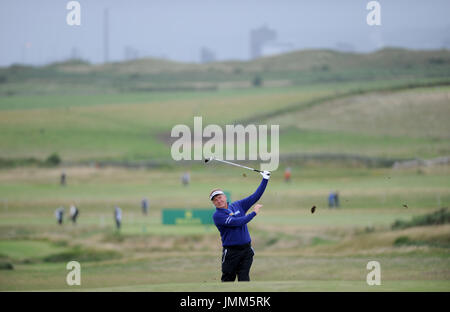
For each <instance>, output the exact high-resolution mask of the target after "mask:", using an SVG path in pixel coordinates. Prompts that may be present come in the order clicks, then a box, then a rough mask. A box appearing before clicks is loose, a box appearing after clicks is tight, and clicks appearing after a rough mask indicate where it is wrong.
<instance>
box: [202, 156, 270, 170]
mask: <svg viewBox="0 0 450 312" xmlns="http://www.w3.org/2000/svg"><path fill="white" fill-rule="evenodd" d="M212 160H215V161H219V162H222V163H226V164H229V165H233V166H236V167H241V168H244V169H248V170H252V171H256V172H262V171H261V170H258V169H253V168H250V167H246V166H243V165H239V164H235V163H232V162H230V161H226V160H222V159H217V158H214V157H208V158H205V164H207V163H209V162H210V161H212Z"/></svg>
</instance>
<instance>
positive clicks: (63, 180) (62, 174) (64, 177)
mask: <svg viewBox="0 0 450 312" xmlns="http://www.w3.org/2000/svg"><path fill="white" fill-rule="evenodd" d="M59 183H60V185H61V186H66V173H65V172H64V171H63V172H62V173H61V177H60V182H59Z"/></svg>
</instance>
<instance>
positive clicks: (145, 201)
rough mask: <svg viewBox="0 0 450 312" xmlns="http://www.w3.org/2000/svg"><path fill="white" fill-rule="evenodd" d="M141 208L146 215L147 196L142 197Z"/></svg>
mask: <svg viewBox="0 0 450 312" xmlns="http://www.w3.org/2000/svg"><path fill="white" fill-rule="evenodd" d="M141 208H142V213H143V214H144V215H147V213H148V199H147V198H143V199H142V201H141Z"/></svg>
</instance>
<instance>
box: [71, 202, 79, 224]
mask: <svg viewBox="0 0 450 312" xmlns="http://www.w3.org/2000/svg"><path fill="white" fill-rule="evenodd" d="M69 213H70V220H72V223H73V224H76V223H77V218H78V214H79V210H78V207H77V206H75V205H74V204H72V205H71V206H70V211H69Z"/></svg>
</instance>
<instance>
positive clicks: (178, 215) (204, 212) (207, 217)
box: [162, 209, 215, 225]
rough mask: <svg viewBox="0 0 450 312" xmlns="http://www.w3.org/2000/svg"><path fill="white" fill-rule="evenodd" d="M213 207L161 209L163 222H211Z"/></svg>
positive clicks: (183, 223)
mask: <svg viewBox="0 0 450 312" xmlns="http://www.w3.org/2000/svg"><path fill="white" fill-rule="evenodd" d="M214 212H215V210H214V209H163V211H162V222H163V224H180V225H187V224H189V225H195V224H213V223H214V222H213V219H212V216H213V214H214Z"/></svg>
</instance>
